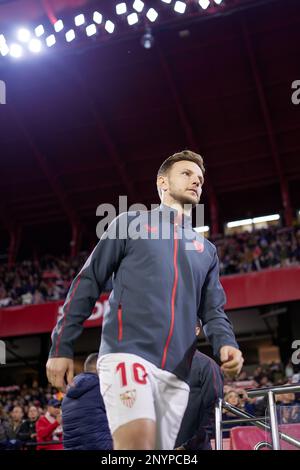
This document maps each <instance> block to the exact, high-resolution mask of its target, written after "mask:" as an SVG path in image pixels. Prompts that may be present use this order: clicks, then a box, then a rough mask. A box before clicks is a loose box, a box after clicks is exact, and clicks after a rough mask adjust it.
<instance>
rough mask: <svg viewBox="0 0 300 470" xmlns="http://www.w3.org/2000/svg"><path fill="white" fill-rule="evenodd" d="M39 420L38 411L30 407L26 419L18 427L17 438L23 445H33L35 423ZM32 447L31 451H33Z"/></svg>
mask: <svg viewBox="0 0 300 470" xmlns="http://www.w3.org/2000/svg"><path fill="white" fill-rule="evenodd" d="M38 418H39V411H38V409H37V407H36V406H30V408H29V410H28V419H26V420H25V421H24V422H23V423H22V424H21V427H20V430H19V432H18V438H19V439H20V440H21V441H22V442H24V443H35V442H36V436H37V433H36V423H37V420H38ZM35 448H36V447H35V446H32V449H35Z"/></svg>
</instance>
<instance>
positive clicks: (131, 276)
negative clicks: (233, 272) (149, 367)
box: [50, 204, 238, 381]
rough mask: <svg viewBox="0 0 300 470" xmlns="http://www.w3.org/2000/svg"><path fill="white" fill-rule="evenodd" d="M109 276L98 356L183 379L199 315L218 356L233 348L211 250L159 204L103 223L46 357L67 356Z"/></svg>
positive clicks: (187, 222) (185, 223)
mask: <svg viewBox="0 0 300 470" xmlns="http://www.w3.org/2000/svg"><path fill="white" fill-rule="evenodd" d="M137 232H138V233H137ZM111 275H113V290H112V292H111V295H110V297H109V305H110V309H109V311H108V312H107V313H106V314H105V316H104V319H103V327H102V337H101V345H100V355H104V354H109V353H116V352H124V353H131V354H136V355H138V356H140V357H142V358H144V359H146V360H148V361H150V362H151V363H153V364H154V365H156V366H157V367H159V368H161V369H164V370H167V371H169V372H172V373H173V374H175V375H176V376H177V377H178V378H180V379H181V380H184V381H187V380H188V374H189V369H190V366H191V362H192V358H193V354H194V351H195V344H196V342H195V325H196V318H197V315H198V317H199V318H200V321H201V324H202V328H203V331H204V334H205V336H206V337H207V338H208V340H209V342H210V343H211V345H212V346H213V350H214V354H215V356H216V357H218V355H219V350H220V347H221V346H224V345H231V346H235V347H238V345H237V343H236V340H235V337H234V333H233V330H232V325H231V323H230V321H229V320H228V318H227V316H226V314H225V313H224V310H223V306H224V304H225V300H226V299H225V294H224V291H223V288H222V286H221V284H220V281H219V264H218V257H217V254H216V248H215V246H214V245H213V244H212V243H210V242H209V241H208V240H206V239H205V238H204V237H203V236H201V235H199V234H198V233H197V232H195V231H194V230H193V228H192V223H191V218H190V217H187V216H184V217H182V216H179V215H178V213H177V211H176V210H175V209H172V208H170V207H168V206H166V205H163V204H161V205H160V207H158V208H157V209H154V210H153V211H144V212H124V213H123V214H121V215H120V216H118V217H117V218H116V219H114V221H113V222H112V223H111V224H110V225H109V227H108V229H107V231H106V232H105V233H104V234H103V236H102V237H101V239H100V241H99V242H98V244H97V246H96V247H95V249H94V251H93V252H92V254H91V255H90V257H89V258H88V259H87V261H86V263H85V265H84V266H83V268H82V269H81V271H80V272H79V274H78V275H77V276H76V278H75V279H74V281H73V282H72V285H71V287H70V290H69V292H68V295H67V298H66V301H65V304H64V306H63V316H62V317H61V318H60V319H59V321H58V322H57V325H56V327H55V328H54V330H53V332H52V347H51V350H50V357H69V358H72V357H73V343H74V341H75V340H76V339H77V338H78V336H79V335H80V333H81V332H82V329H83V326H82V325H83V322H84V320H86V319H87V318H88V317H89V316H90V315H91V313H92V310H93V307H94V305H95V302H96V301H97V300H98V298H99V296H100V294H101V291H102V289H103V286H104V285H105V283H106V281H107V280H108V278H109V277H110V276H111Z"/></svg>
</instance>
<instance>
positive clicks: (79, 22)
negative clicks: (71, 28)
mask: <svg viewBox="0 0 300 470" xmlns="http://www.w3.org/2000/svg"><path fill="white" fill-rule="evenodd" d="M74 23H75V25H76V26H82V25H83V24H84V23H85V18H84V15H83V14H82V13H81V14H80V15H77V16H75V18H74Z"/></svg>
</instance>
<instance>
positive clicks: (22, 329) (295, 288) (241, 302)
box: [0, 266, 300, 338]
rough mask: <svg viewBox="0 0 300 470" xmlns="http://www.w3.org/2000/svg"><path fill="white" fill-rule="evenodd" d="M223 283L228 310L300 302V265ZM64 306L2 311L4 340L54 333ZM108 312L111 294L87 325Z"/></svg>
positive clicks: (55, 304) (101, 301)
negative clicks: (11, 337)
mask: <svg viewBox="0 0 300 470" xmlns="http://www.w3.org/2000/svg"><path fill="white" fill-rule="evenodd" d="M221 282H222V284H223V287H224V289H225V292H226V295H227V304H226V310H233V309H241V308H246V307H255V306H259V305H268V304H273V303H280V302H287V301H292V300H299V299H300V266H294V267H290V268H281V269H270V270H265V271H260V272H253V273H249V274H236V275H234V276H224V277H222V278H221ZM62 304H63V301H59V302H49V303H45V304H41V305H28V306H23V305H21V306H16V307H9V308H2V309H0V337H1V338H5V337H9V336H21V335H29V334H37V333H47V332H51V331H52V329H53V327H54V325H55V323H56V319H57V316H58V315H60V314H61V313H62V309H61V307H62ZM106 309H108V295H105V294H103V295H102V296H101V297H100V299H99V302H97V303H96V306H95V309H94V311H93V314H92V315H91V317H90V318H89V319H88V320H87V321H86V322H85V324H84V326H85V327H86V328H93V327H97V326H100V325H101V324H102V318H103V313H104V311H105V310H106Z"/></svg>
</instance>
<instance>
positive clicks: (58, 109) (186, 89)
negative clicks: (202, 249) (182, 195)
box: [0, 0, 300, 236]
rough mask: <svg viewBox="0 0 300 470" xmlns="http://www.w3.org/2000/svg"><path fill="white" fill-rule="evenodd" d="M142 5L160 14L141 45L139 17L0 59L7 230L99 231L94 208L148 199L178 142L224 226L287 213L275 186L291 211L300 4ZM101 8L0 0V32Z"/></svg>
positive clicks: (1, 202) (296, 196)
mask: <svg viewBox="0 0 300 470" xmlns="http://www.w3.org/2000/svg"><path fill="white" fill-rule="evenodd" d="M116 3H118V2H116ZM126 3H127V4H128V5H131V3H132V2H126ZM145 3H146V4H148V3H149V6H150V4H151V6H153V7H155V8H156V9H157V11H158V12H159V13H160V16H159V17H158V19H157V21H156V22H155V23H153V24H152V23H151V33H152V35H153V38H154V44H153V47H152V48H150V49H148V50H147V49H145V48H143V47H142V46H141V37H142V36H143V34H144V32H145V28H146V25H147V24H149V21H147V20H145V18H143V19H142V20H141V22H140V24H138V25H136V26H134V27H131V28H129V27H128V25H126V24H125V23H124V21H123V22H121V23H120V28H119V32H118V31H117V28H116V32H115V33H114V34H113V35H109V34H107V35H105V36H104V35H98V36H97V37H95V38H83V37H81V38H80V39H79V40H78V41H77V42H76V41H74V42H73V43H72V44H67V43H66V44H65V45H62V44H60V45H58V46H57V47H56V48H51V50H50V48H49V50H48V49H47V51H46V52H45V53H41V54H39V55H37V54H36V55H35V56H33V55H30V56H29V55H28V56H26V57H23V58H21V59H20V60H13V59H12V58H8V57H1V55H0V80H3V81H4V82H5V83H6V103H7V104H6V105H0V175H1V177H0V226H1V229H2V232H1V233H3V236H4V234H5V233H7V229H9V228H11V227H12V226H14V227H15V226H19V225H21V226H25V227H28V228H30V230H31V227H33V226H34V227H35V229H36V227H37V226H38V225H42V224H44V226H45V224H46V225H48V224H50V223H55V224H56V223H57V224H58V223H62V224H64V223H65V221H66V220H69V221H72V220H73V221H74V222H75V223H76V221H80V222H81V223H82V224H83V225H84V226H86V227H91V228H94V225H95V221H96V216H95V211H96V207H97V206H98V205H99V204H100V203H102V202H117V201H118V196H119V195H122V194H127V195H128V198H129V203H130V204H132V203H135V202H140V203H144V204H146V205H147V206H149V207H150V204H152V203H158V202H159V201H158V196H157V192H156V185H155V176H156V172H157V169H158V167H159V165H160V163H161V162H162V161H163V160H164V159H165V158H166V157H167V156H169V155H171V154H172V153H174V152H176V151H179V150H182V149H185V148H190V149H192V150H196V151H199V152H200V153H201V154H202V155H203V157H204V159H205V164H206V168H207V183H206V192H205V194H204V199H203V202H204V203H208V201H209V200H210V201H211V200H212V199H214V200H215V201H216V202H217V206H218V211H219V220H220V222H221V223H222V222H224V221H228V220H233V219H235V218H244V217H245V216H256V215H263V214H269V213H273V212H278V211H282V210H283V204H284V203H283V201H282V193H284V192H286V194H287V193H289V197H290V201H291V206H292V208H293V210H296V209H299V208H300V191H299V185H300V158H299V156H300V132H299V130H300V105H298V106H297V105H296V104H293V102H292V93H293V90H292V83H293V82H294V81H295V80H297V79H298V80H300V62H299V44H300V2H299V1H297V0H284V1H283V0H269V1H263V0H261V1H251V0H249V1H247V0H244V1H239V0H227V1H226V0H224V2H223V5H220V7H219V8H218V7H217V6H216V5H215V6H214V7H213V8H212V9H211V11H210V12H201V11H200V12H199V8H198V7H197V5H196V3H197V2H194V3H195V5H192V6H190V4H191V3H192V2H189V5H188V7H189V8H190V9H191V11H190V10H189V11H187V12H186V13H185V14H183V15H176V16H174V15H171V13H170V12H169V11H167V10H166V8H169V5H166V4H163V3H162V2H161V1H159V0H157V1H150V2H147V1H146V2H145ZM99 4H100V5H101V7H102V9H103V11H104V12H105V13H106V15H107V17H111V16H112V15H113V12H112V11H110V8H112V4H113V6H115V2H111V1H110V2H108V1H102V2H101V1H98V2H96V1H94V2H87V1H84V0H78V1H75V0H74V1H66V0H65V1H63V0H53V1H51V2H50V1H49V0H48V1H47V2H46V1H44V2H37V1H33V0H31V1H29V0H28V1H26V0H23V1H22V0H19V1H13V2H12V1H11V2H8V1H2V2H0V34H1V30H5V32H6V34H9V33H10V31H9V29H12V28H13V27H16V26H20V25H21V24H22V22H23V23H24V21H25V20H26V24H27V25H28V24H29V25H30V26H32V28H33V27H34V26H36V25H37V24H39V22H40V19H41V17H45V15H46V14H47V16H48V18H50V20H51V21H52V22H53V21H55V20H56V19H57V18H60V17H63V18H70V19H71V20H72V19H73V18H74V14H75V13H76V14H77V13H78V12H79V11H85V9H89V11H90V8H92V7H93V8H94V7H95V6H96V5H99ZM197 8H198V10H197ZM48 21H49V20H48ZM286 189H287V191H286ZM207 207H208V205H207ZM205 222H206V223H207V225H209V224H210V211H209V209H207V210H206V220H205ZM1 229H0V230H1Z"/></svg>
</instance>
